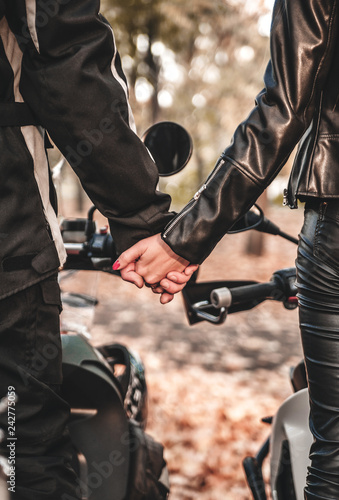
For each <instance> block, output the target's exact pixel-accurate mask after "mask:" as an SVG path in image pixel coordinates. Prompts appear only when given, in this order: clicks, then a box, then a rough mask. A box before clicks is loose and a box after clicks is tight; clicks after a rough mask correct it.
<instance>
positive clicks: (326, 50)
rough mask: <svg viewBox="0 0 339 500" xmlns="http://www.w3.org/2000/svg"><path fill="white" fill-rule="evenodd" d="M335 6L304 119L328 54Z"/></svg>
mask: <svg viewBox="0 0 339 500" xmlns="http://www.w3.org/2000/svg"><path fill="white" fill-rule="evenodd" d="M336 4H337V2H335V3H334V5H333V8H332V12H331V17H330V22H329V27H328V36H327V43H326V49H325V52H324V55H323V56H322V58H321V61H320V63H319V66H318V69H317V72H316V75H315V78H314V80H313V86H312V92H311V95H310V98H309V101H308V104H307V106H306V107H305V112H304V119H305V118H306V113H307V111H308V108H309V106H310V104H311V101H312V98H313V95H314V92H315V86H316V81H317V77H318V75H319V73H320V70H321V69H322V67H323V65H324V60H325V58H326V56H327V53H328V50H329V45H330V40H331V34H332V31H333V29H332V28H333V20H334V16H335V11H336Z"/></svg>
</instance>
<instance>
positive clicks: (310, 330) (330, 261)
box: [297, 200, 339, 500]
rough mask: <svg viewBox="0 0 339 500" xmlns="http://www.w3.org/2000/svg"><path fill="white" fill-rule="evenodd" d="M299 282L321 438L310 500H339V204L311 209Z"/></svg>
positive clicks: (315, 423)
mask: <svg viewBox="0 0 339 500" xmlns="http://www.w3.org/2000/svg"><path fill="white" fill-rule="evenodd" d="M297 282H298V296H299V305H300V308H299V311H300V329H301V336H302V344H303V349H304V356H305V362H306V370H307V375H308V383H309V394H310V405H311V414H310V428H311V431H312V434H313V436H314V439H315V440H314V443H313V445H312V447H311V452H310V458H311V467H310V468H309V472H308V476H307V482H306V488H305V498H306V499H309V500H311V499H312V500H313V499H331V500H338V499H339V200H337V201H330V202H328V203H325V202H322V203H320V202H319V203H317V202H312V203H307V204H306V208H305V220H304V226H303V228H302V231H301V235H300V242H299V248H298V258H297Z"/></svg>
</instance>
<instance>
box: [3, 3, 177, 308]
mask: <svg viewBox="0 0 339 500" xmlns="http://www.w3.org/2000/svg"><path fill="white" fill-rule="evenodd" d="M99 4H100V2H99V0H0V154H1V157H0V158H1V159H0V299H1V298H4V297H6V296H8V295H11V294H13V293H15V292H17V291H19V290H22V289H24V288H26V287H28V286H30V285H32V284H34V283H36V282H38V281H40V280H41V279H44V278H45V277H46V276H48V275H50V274H52V273H55V272H56V270H57V269H58V267H59V266H60V265H62V264H63V262H64V260H65V251H64V248H63V243H62V239H61V236H60V232H59V227H58V222H57V218H56V213H55V210H56V203H55V196H54V191H53V187H52V183H51V180H50V174H49V168H48V162H47V157H46V154H45V150H44V140H45V133H46V131H47V132H48V134H49V136H50V137H51V139H52V141H53V142H54V143H55V144H56V146H57V147H58V148H59V149H60V151H61V152H62V153H63V155H64V156H65V157H66V159H67V160H68V161H69V163H70V164H71V166H72V167H73V169H74V170H75V172H76V173H77V175H78V176H79V178H80V180H81V183H82V184H83V186H84V188H85V190H86V192H87V194H88V195H89V197H90V198H91V200H92V201H93V203H94V204H95V205H96V206H97V207H98V209H99V210H100V211H101V212H102V213H103V214H104V215H105V216H106V217H107V218H108V220H109V224H110V229H111V232H112V235H113V238H114V240H115V242H116V246H117V251H118V252H121V251H123V250H125V249H126V248H128V247H129V246H131V245H132V244H133V243H135V242H137V241H138V240H139V239H141V238H144V237H147V236H150V235H153V234H155V233H158V232H160V231H162V230H163V229H164V227H165V226H166V224H167V223H168V222H169V220H171V219H172V217H173V214H171V213H170V212H168V208H169V204H170V198H169V196H167V195H164V194H162V193H159V192H158V191H157V190H156V185H157V182H158V172H157V169H156V167H155V164H154V162H153V160H152V159H151V157H150V155H149V154H148V152H147V150H146V148H145V147H144V145H143V144H142V142H141V141H140V140H139V139H138V137H137V135H136V134H135V132H134V124H133V116H132V114H131V111H130V109H129V104H128V99H127V86H126V80H125V76H124V74H123V72H122V69H121V64H120V58H119V54H118V52H117V50H116V46H115V41H114V35H113V32H112V28H111V26H110V25H109V24H108V23H107V22H106V20H105V19H104V18H103V17H102V16H101V15H100V14H99Z"/></svg>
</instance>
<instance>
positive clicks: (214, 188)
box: [162, 158, 265, 264]
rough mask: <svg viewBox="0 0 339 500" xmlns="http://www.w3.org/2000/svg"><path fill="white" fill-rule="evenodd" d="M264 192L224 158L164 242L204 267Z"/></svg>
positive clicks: (190, 260)
mask: <svg viewBox="0 0 339 500" xmlns="http://www.w3.org/2000/svg"><path fill="white" fill-rule="evenodd" d="M264 189H265V186H264V185H259V184H258V182H256V181H255V180H254V179H252V178H250V177H249V176H248V174H247V173H246V172H244V171H242V170H240V168H238V167H237V166H235V165H234V164H233V163H231V162H230V161H229V160H227V159H224V158H221V159H220V160H219V161H218V163H217V165H216V167H215V169H214V170H213V172H212V173H211V175H210V176H209V178H208V179H207V181H206V184H204V185H203V186H202V187H201V188H200V189H199V191H198V192H197V193H196V194H195V195H194V197H193V198H192V200H191V201H190V202H189V203H188V204H187V205H186V207H185V208H184V209H183V210H182V211H181V212H180V213H179V214H178V215H177V216H176V217H175V218H174V219H173V220H172V221H171V222H170V223H169V224H168V225H167V227H166V228H165V231H164V232H163V234H162V238H163V240H164V241H165V242H166V243H167V244H168V245H169V246H170V247H171V249H172V250H173V251H174V252H175V253H176V254H178V255H180V256H181V257H184V258H185V259H186V260H188V261H189V262H191V263H192V264H201V263H202V262H203V261H204V260H205V259H206V258H207V257H208V255H209V254H210V253H211V252H212V250H213V248H214V247H215V246H216V244H217V243H218V242H219V241H220V239H221V238H222V237H223V236H224V235H225V234H226V233H227V231H228V230H229V229H231V227H232V226H233V224H235V223H236V222H237V221H238V220H239V219H240V218H241V217H242V216H243V215H245V213H246V212H247V211H248V210H249V209H250V208H251V207H252V205H253V204H254V203H255V201H256V199H257V198H258V197H259V196H260V194H261V193H262V192H263V191H264Z"/></svg>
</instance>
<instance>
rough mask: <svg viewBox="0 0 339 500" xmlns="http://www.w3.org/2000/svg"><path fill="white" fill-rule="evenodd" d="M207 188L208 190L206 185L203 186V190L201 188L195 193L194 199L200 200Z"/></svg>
mask: <svg viewBox="0 0 339 500" xmlns="http://www.w3.org/2000/svg"><path fill="white" fill-rule="evenodd" d="M206 188H207V186H206V184H203V185H202V186H201V188H200V189H199V190H198V191H197V192H196V193H195V195H194V196H193V198H194V199H195V200H199V198H200V195H201V193H202V192H203V191H205V189H206Z"/></svg>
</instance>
